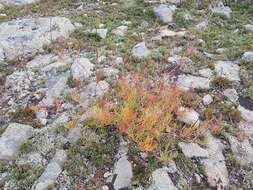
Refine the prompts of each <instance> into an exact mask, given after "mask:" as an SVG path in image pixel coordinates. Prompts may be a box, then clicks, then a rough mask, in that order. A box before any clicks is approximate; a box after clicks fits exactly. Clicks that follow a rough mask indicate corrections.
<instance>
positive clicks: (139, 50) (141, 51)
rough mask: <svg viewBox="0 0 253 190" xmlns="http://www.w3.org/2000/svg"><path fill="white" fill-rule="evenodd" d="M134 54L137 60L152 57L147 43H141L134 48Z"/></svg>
mask: <svg viewBox="0 0 253 190" xmlns="http://www.w3.org/2000/svg"><path fill="white" fill-rule="evenodd" d="M132 54H133V56H134V57H137V58H146V57H148V56H149V55H150V50H149V49H148V48H147V47H146V45H145V42H141V43H139V44H137V45H136V46H134V47H133V49H132Z"/></svg>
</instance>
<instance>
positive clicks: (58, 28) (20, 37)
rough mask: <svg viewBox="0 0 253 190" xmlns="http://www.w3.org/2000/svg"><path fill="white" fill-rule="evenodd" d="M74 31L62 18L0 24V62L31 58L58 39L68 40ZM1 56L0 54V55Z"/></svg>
mask: <svg viewBox="0 0 253 190" xmlns="http://www.w3.org/2000/svg"><path fill="white" fill-rule="evenodd" d="M74 30H75V27H74V26H73V25H72V24H71V22H70V20H69V19H67V18H64V17H39V18H29V19H21V20H13V21H9V22H4V23H2V24H0V52H3V53H2V54H3V55H4V57H0V60H1V59H2V60H3V59H7V60H14V59H16V58H17V57H20V56H21V57H25V58H28V57H32V56H34V55H35V54H36V53H37V52H39V51H42V48H43V45H48V44H50V43H51V42H53V41H55V40H56V39H57V38H59V37H65V38H68V37H69V34H70V33H71V32H73V31H74ZM0 54H1V53H0Z"/></svg>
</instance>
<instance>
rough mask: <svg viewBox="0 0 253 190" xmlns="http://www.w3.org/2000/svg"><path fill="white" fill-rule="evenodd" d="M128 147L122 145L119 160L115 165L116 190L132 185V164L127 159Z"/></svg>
mask: <svg viewBox="0 0 253 190" xmlns="http://www.w3.org/2000/svg"><path fill="white" fill-rule="evenodd" d="M127 151H128V149H127V147H126V145H125V144H123V143H122V144H121V147H120V150H119V153H118V156H119V157H120V158H119V160H118V161H117V162H116V163H115V169H114V174H116V175H117V177H116V179H115V181H114V184H113V186H114V188H115V190H120V189H123V188H127V187H129V186H130V184H131V180H132V177H133V171H132V170H133V169H132V164H131V163H130V162H129V161H128V159H127Z"/></svg>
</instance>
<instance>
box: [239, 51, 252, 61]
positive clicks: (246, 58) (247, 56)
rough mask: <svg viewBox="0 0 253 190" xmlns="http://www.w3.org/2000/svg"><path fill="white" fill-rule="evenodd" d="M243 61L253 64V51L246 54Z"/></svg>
mask: <svg viewBox="0 0 253 190" xmlns="http://www.w3.org/2000/svg"><path fill="white" fill-rule="evenodd" d="M242 60H243V61H245V62H249V63H251V62H253V52H252V51H248V52H245V53H244V54H243V56H242Z"/></svg>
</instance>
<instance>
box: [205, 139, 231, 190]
mask: <svg viewBox="0 0 253 190" xmlns="http://www.w3.org/2000/svg"><path fill="white" fill-rule="evenodd" d="M206 145H207V151H208V154H209V157H208V158H207V159H203V160H202V162H203V165H204V167H205V171H206V175H207V181H208V183H209V185H210V186H212V187H216V188H217V189H224V188H225V187H226V186H228V184H229V178H228V171H227V167H226V162H225V157H224V156H223V154H222V151H223V148H224V146H223V144H222V143H221V142H220V140H218V139H216V138H214V137H213V136H212V135H211V134H208V135H207V144H206Z"/></svg>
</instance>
